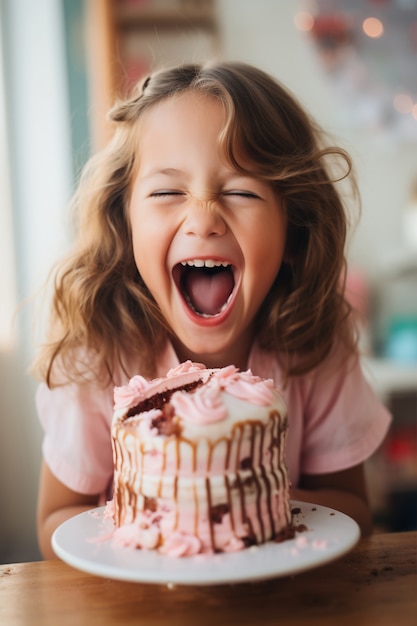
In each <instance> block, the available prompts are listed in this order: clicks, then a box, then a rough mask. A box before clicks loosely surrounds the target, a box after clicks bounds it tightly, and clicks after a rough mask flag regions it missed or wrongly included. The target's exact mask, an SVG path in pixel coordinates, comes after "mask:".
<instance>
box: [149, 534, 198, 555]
mask: <svg viewBox="0 0 417 626" xmlns="http://www.w3.org/2000/svg"><path fill="white" fill-rule="evenodd" d="M200 550H201V542H200V540H199V539H198V538H197V537H195V536H194V535H187V534H186V533H182V532H174V533H172V534H171V535H170V536H169V537H168V538H167V539H166V541H165V543H164V544H163V545H162V546H161V547H160V548H159V552H161V553H162V554H166V555H168V556H172V557H176V558H178V557H181V556H193V555H194V554H198V553H199V552H200Z"/></svg>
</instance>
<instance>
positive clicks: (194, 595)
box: [0, 532, 417, 626]
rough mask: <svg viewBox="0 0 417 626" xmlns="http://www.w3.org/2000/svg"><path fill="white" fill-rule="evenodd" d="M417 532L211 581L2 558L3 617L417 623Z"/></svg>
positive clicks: (80, 621) (171, 623)
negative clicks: (296, 569) (173, 581)
mask: <svg viewBox="0 0 417 626" xmlns="http://www.w3.org/2000/svg"><path fill="white" fill-rule="evenodd" d="M416 552H417V532H408V533H399V534H380V535H378V534H376V535H373V536H371V537H370V538H368V539H364V540H362V541H361V542H360V543H359V544H358V545H357V546H356V547H355V548H354V549H353V550H352V551H351V552H350V553H349V554H347V555H346V556H344V557H343V558H340V559H339V560H337V561H334V562H333V563H330V564H328V565H324V566H322V567H320V568H317V569H314V570H311V571H309V572H305V573H302V574H298V575H296V576H292V577H287V578H280V579H275V580H269V581H264V582H255V583H245V584H239V585H222V586H214V587H190V586H184V587H182V586H175V587H173V588H172V587H168V586H167V585H155V584H138V583H124V582H120V581H114V580H108V579H105V578H99V577H96V576H92V575H90V574H85V573H83V572H79V571H77V570H75V569H73V568H71V567H69V566H68V565H66V564H64V563H62V562H53V561H50V562H37V563H19V564H15V565H2V566H0V624H1V625H2V626H3V625H4V626H21V625H25V626H26V625H28V626H29V625H30V626H66V625H67V624H70V625H71V626H73V625H76V626H84V624H85V625H88V626H95V625H97V626H98V625H100V626H109V625H115V626H116V625H117V626H123V625H124V624H138V625H142V624H143V625H146V626H162V625H163V626H208V625H210V626H223V625H230V624H239V626H245V625H249V624H250V625H251V626H269V625H272V624H273V625H274V626H276V625H277V624H279V625H290V626H300V625H303V626H309V625H312V624H314V625H317V626H319V625H320V626H352V625H353V626H360V625H362V624H366V626H374V625H377V626H385V625H386V626H403V625H404V626H416V625H417V564H416Z"/></svg>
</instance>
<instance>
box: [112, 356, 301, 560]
mask: <svg viewBox="0 0 417 626" xmlns="http://www.w3.org/2000/svg"><path fill="white" fill-rule="evenodd" d="M114 398H115V411H114V417H113V423H112V445H113V455H114V467H115V471H114V498H113V503H112V515H113V516H114V523H115V526H116V530H115V533H114V540H115V541H117V542H119V543H121V544H124V545H129V546H133V547H137V548H145V549H157V550H159V551H160V552H162V553H164V554H170V555H173V556H188V555H193V554H198V553H213V552H230V551H235V550H241V549H243V548H245V547H248V546H250V545H258V544H262V543H265V542H266V541H269V540H274V539H275V538H276V537H278V536H280V535H282V533H283V532H284V533H285V531H286V529H287V528H288V527H289V526H290V524H291V511H290V503H289V481H288V476H287V468H286V464H285V454H284V452H285V441H286V432H287V414H286V407H285V403H284V401H283V399H282V397H281V395H280V394H279V392H278V391H277V390H276V389H274V387H273V383H272V381H271V380H262V379H260V378H259V377H256V376H254V375H252V373H251V372H250V371H249V370H248V371H246V372H240V371H239V370H237V369H236V368H235V367H234V366H229V367H225V368H220V369H206V368H205V367H204V366H203V365H201V364H197V363H192V362H191V361H187V362H185V363H183V364H181V365H180V366H178V367H177V368H175V369H173V370H171V371H169V372H168V374H167V376H166V377H165V378H159V379H155V380H152V381H148V380H146V379H145V378H143V377H141V376H134V377H133V378H132V379H131V380H130V382H129V384H128V385H126V386H123V387H116V389H115V391H114Z"/></svg>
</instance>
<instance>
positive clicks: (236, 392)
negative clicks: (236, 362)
mask: <svg viewBox="0 0 417 626" xmlns="http://www.w3.org/2000/svg"><path fill="white" fill-rule="evenodd" d="M224 384H225V390H226V391H227V393H230V395H232V396H235V397H236V398H240V399H241V400H246V401H247V402H250V403H251V404H256V405H260V406H268V404H270V403H271V402H272V400H273V398H274V394H273V388H274V382H273V380H272V379H268V380H262V379H261V378H259V377H258V376H254V375H253V374H252V372H251V371H250V370H247V371H246V372H241V373H240V375H239V376H228V377H226V378H225V379H224Z"/></svg>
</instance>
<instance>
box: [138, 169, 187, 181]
mask: <svg viewBox="0 0 417 626" xmlns="http://www.w3.org/2000/svg"><path fill="white" fill-rule="evenodd" d="M161 174H162V175H163V176H178V175H182V176H183V175H184V174H185V172H183V171H182V170H178V169H176V168H175V167H162V168H157V169H154V170H151V171H150V172H149V173H148V174H146V175H145V176H143V177H142V178H143V179H145V180H146V179H147V178H152V177H153V176H158V175H161Z"/></svg>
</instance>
